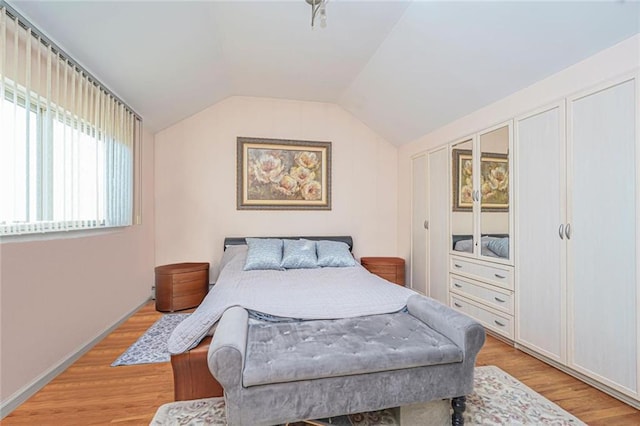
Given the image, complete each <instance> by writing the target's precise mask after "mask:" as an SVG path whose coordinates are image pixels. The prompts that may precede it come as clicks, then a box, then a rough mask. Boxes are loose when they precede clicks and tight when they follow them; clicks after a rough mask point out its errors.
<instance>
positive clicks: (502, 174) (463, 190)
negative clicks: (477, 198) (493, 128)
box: [453, 149, 509, 211]
mask: <svg viewBox="0 0 640 426" xmlns="http://www.w3.org/2000/svg"><path fill="white" fill-rule="evenodd" d="M453 178H454V182H453V183H454V185H453V210H454V211H471V209H472V207H473V159H472V156H471V151H469V150H460V149H454V150H453ZM480 195H481V206H482V211H508V209H509V160H508V158H507V155H505V154H493V153H483V156H482V158H481V160H480Z"/></svg>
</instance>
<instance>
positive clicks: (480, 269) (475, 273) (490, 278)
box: [450, 257, 513, 290]
mask: <svg viewBox="0 0 640 426" xmlns="http://www.w3.org/2000/svg"><path fill="white" fill-rule="evenodd" d="M450 270H451V272H453V273H454V274H459V275H464V276H466V277H469V278H474V279H476V280H480V281H486V282H488V283H491V284H494V285H497V286H498V287H502V288H506V289H507V290H513V268H511V267H509V266H502V265H493V264H489V263H476V262H471V261H468V260H465V259H461V258H459V257H451V265H450Z"/></svg>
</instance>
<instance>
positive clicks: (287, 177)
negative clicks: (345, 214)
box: [236, 137, 331, 210]
mask: <svg viewBox="0 0 640 426" xmlns="http://www.w3.org/2000/svg"><path fill="white" fill-rule="evenodd" d="M236 169H237V177H236V187H237V188H236V192H237V197H236V198H237V209H238V210H331V142H315V141H303V140H288V139H265V138H249V137H238V138H237V158H236Z"/></svg>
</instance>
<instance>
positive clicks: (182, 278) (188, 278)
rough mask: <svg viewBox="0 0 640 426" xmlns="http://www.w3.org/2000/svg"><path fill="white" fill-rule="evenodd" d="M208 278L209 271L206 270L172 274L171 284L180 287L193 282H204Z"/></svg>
mask: <svg viewBox="0 0 640 426" xmlns="http://www.w3.org/2000/svg"><path fill="white" fill-rule="evenodd" d="M208 276H209V271H208V270H204V269H203V270H202V271H194V272H184V273H181V274H174V275H173V284H174V285H180V284H183V283H191V282H193V281H199V282H201V281H202V280H206V279H207V278H208Z"/></svg>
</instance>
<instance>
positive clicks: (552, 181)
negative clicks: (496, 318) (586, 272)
mask: <svg viewBox="0 0 640 426" xmlns="http://www.w3.org/2000/svg"><path fill="white" fill-rule="evenodd" d="M564 121H565V113H564V103H563V104H561V105H556V106H554V107H551V108H549V109H546V110H543V111H539V112H537V113H534V114H532V115H529V116H526V117H523V118H519V119H516V129H515V131H516V147H515V155H516V167H515V169H516V171H517V174H516V191H515V194H516V207H515V208H516V211H517V215H516V235H517V246H516V251H515V252H516V265H517V267H516V295H517V312H518V315H517V317H516V320H517V321H516V340H517V342H518V343H519V344H522V345H524V346H527V347H529V348H531V349H533V350H535V351H537V352H539V353H541V354H544V355H545V356H547V357H549V358H551V359H554V360H556V361H559V362H565V361H566V351H565V347H566V340H565V338H566V333H565V327H566V318H565V317H566V315H565V312H566V309H565V303H566V287H565V282H566V281H565V253H566V250H565V243H564V238H565V236H564V222H565V208H564V205H565V193H566V191H565V147H566V144H565V137H564V129H565V126H564Z"/></svg>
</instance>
